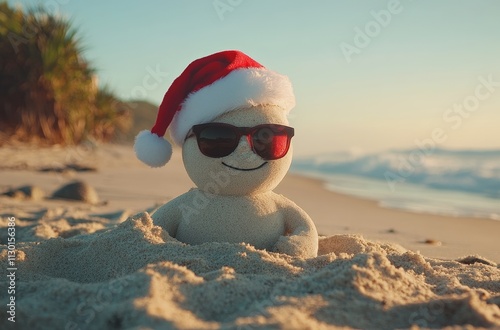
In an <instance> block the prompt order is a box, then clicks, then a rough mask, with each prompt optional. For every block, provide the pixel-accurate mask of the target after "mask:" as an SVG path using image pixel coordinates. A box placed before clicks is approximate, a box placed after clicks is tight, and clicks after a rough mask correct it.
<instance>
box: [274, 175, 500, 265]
mask: <svg viewBox="0 0 500 330" xmlns="http://www.w3.org/2000/svg"><path fill="white" fill-rule="evenodd" d="M324 184H325V182H324V181H322V180H321V179H316V178H310V177H307V176H304V175H300V174H297V173H289V174H288V175H287V178H285V180H283V182H282V183H281V184H280V186H278V188H277V189H276V190H275V191H276V192H278V193H282V194H284V195H286V196H287V197H289V198H290V199H291V200H293V201H294V202H296V203H297V204H298V205H299V206H300V207H302V208H303V209H304V210H305V211H306V212H308V214H309V215H310V216H311V218H312V219H313V221H314V222H315V224H316V227H317V228H318V232H319V233H320V234H321V235H333V234H359V235H362V236H363V237H364V238H366V239H369V240H374V241H380V242H392V243H398V244H400V245H402V246H403V247H405V248H407V249H410V250H413V251H420V252H421V253H422V254H424V255H426V256H429V257H435V258H444V259H456V258H460V257H463V256H466V255H480V256H483V257H486V258H489V259H491V260H493V261H495V262H497V263H498V262H500V251H497V250H498V249H495V245H498V234H499V233H500V221H498V220H493V219H488V218H473V217H452V216H445V215H435V214H427V213H416V212H410V211H406V210H399V209H393V208H385V207H382V206H380V205H378V201H376V200H371V199H368V198H362V197H358V196H351V195H347V194H342V193H338V192H334V191H331V190H328V189H327V188H325V187H324ZM298 190H301V191H300V192H298ZM304 196H309V198H304ZM330 217H331V218H330ZM426 241H427V243H426Z"/></svg>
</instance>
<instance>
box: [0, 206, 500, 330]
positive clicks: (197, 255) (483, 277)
mask: <svg viewBox="0 0 500 330" xmlns="http://www.w3.org/2000/svg"><path fill="white" fill-rule="evenodd" d="M99 219H101V220H99ZM91 220H93V222H94V224H95V225H96V226H97V224H100V225H99V226H97V227H101V228H102V229H101V228H99V229H100V230H99V229H97V231H96V232H93V231H92V230H89V231H88V232H85V231H82V232H80V233H77V234H76V235H71V237H69V238H62V237H58V235H57V234H54V235H49V236H51V237H55V238H53V239H48V240H47V239H44V237H42V236H40V235H37V234H36V231H34V230H31V231H26V232H25V233H24V235H23V240H24V242H22V243H21V242H18V243H17V271H16V274H17V275H16V276H17V282H16V307H17V308H16V326H18V327H19V328H23V329H105V328H109V329H115V328H116V329H120V328H133V327H139V326H143V327H142V328H151V329H168V328H172V327H176V328H182V329H212V328H213V329H216V328H221V327H222V328H224V329H236V328H237V329H243V328H246V327H248V328H250V327H251V328H254V327H263V328H295V329H321V328H333V327H342V326H346V327H355V328H370V329H377V328H378V329H389V328H407V327H410V326H411V325H414V324H415V325H419V326H422V327H443V326H449V325H465V324H470V325H473V326H482V327H490V326H495V325H496V326H500V308H499V304H500V269H499V268H498V267H497V266H491V265H487V264H484V263H481V262H475V263H472V264H470V265H469V264H462V263H460V262H457V261H445V260H437V259H431V258H425V257H423V256H422V255H420V254H418V253H415V252H410V251H406V250H404V249H403V248H401V247H399V246H396V245H390V244H377V243H373V242H369V241H366V240H364V239H363V238H362V237H359V236H350V235H337V236H331V237H327V238H322V239H321V243H320V251H321V254H322V255H320V256H319V257H317V258H314V259H308V260H305V259H300V258H294V257H290V256H287V255H281V254H276V253H269V252H266V251H261V250H256V249H255V248H253V247H252V246H249V245H245V244H227V243H209V244H203V245H199V246H188V245H185V244H182V243H180V242H178V241H176V240H175V239H173V238H171V237H170V236H169V235H168V234H167V233H166V232H165V231H163V230H162V229H161V228H159V227H157V226H154V225H153V223H152V220H151V218H150V216H149V215H148V214H147V213H142V214H138V215H136V216H134V217H132V218H129V219H127V220H126V221H124V222H122V223H119V224H116V222H115V223H113V221H114V220H106V219H104V218H102V217H101V218H100V217H97V216H96V217H95V218H89V222H92V221H91ZM28 222H29V221H27V222H26V223H19V224H18V230H19V231H22V228H23V227H25V226H26V227H27V228H28V227H29V226H30V225H28V224H27V223H28ZM31 226H32V225H31ZM52 226H53V228H59V225H57V224H52ZM31 228H33V227H31ZM94 229H96V228H94ZM55 231H57V230H55ZM49 236H47V238H48V237H49ZM2 242H5V241H4V238H3V237H2ZM0 259H1V265H2V267H3V269H2V272H3V273H4V274H5V273H7V270H6V269H5V268H6V265H7V260H6V259H7V249H6V246H5V245H3V246H2V251H1V253H0ZM2 281H3V283H2V287H5V286H4V284H5V279H4V278H2ZM6 299H7V298H6V297H5V295H3V294H2V301H1V304H2V306H5V304H6V303H7V300H6ZM2 314H4V315H5V312H3V313H2ZM11 325H12V324H11V323H10V322H8V321H7V320H6V319H5V317H4V316H3V317H2V319H1V321H0V328H2V329H7V328H8V327H7V326H11Z"/></svg>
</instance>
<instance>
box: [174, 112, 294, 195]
mask: <svg viewBox="0 0 500 330" xmlns="http://www.w3.org/2000/svg"><path fill="white" fill-rule="evenodd" d="M287 125H288V120H287V117H286V113H285V112H284V111H282V109H280V108H278V107H276V106H270V105H269V106H265V105H264V106H254V107H249V108H241V109H236V110H233V111H230V112H226V113H224V114H222V115H220V116H218V117H216V118H215V119H214V120H213V121H212V122H210V123H207V124H202V125H195V126H194V127H193V128H192V129H191V131H190V132H189V133H188V135H187V137H186V139H185V141H184V143H183V146H182V156H183V160H184V166H185V168H186V171H187V173H188V175H189V177H190V178H191V180H193V182H194V183H195V184H196V185H197V186H198V188H199V189H201V190H203V191H204V192H207V193H212V194H217V195H236V196H242V195H252V194H257V193H262V192H266V191H271V190H273V189H274V188H275V187H276V186H277V185H278V184H279V183H280V182H281V180H282V179H283V177H284V176H285V174H286V173H287V171H288V169H289V168H290V164H291V162H292V154H293V152H292V147H291V138H292V136H293V128H290V127H288V126H287Z"/></svg>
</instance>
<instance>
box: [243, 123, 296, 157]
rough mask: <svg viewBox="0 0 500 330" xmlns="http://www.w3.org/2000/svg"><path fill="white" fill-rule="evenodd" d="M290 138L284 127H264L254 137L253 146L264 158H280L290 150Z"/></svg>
mask: <svg viewBox="0 0 500 330" xmlns="http://www.w3.org/2000/svg"><path fill="white" fill-rule="evenodd" d="M290 138H291V137H289V136H288V133H287V131H286V129H285V128H284V127H281V126H271V127H262V128H259V129H258V130H257V131H256V132H255V133H254V135H253V137H252V142H253V148H254V150H255V152H256V153H257V154H258V155H259V156H261V157H262V158H263V159H266V160H273V159H279V158H281V157H283V156H285V155H286V153H287V152H288V148H289V145H290Z"/></svg>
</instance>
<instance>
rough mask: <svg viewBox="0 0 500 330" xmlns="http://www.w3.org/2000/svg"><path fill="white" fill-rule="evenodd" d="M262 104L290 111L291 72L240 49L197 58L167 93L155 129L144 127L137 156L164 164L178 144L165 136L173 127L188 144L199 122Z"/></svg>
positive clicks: (176, 139) (153, 163)
mask: <svg viewBox="0 0 500 330" xmlns="http://www.w3.org/2000/svg"><path fill="white" fill-rule="evenodd" d="M257 105H275V106H278V107H279V108H281V109H282V111H284V112H285V113H288V112H289V111H290V110H291V109H292V108H293V107H294V106H295V97H294V94H293V89H292V84H291V83H290V80H289V79H288V77H286V76H283V75H280V74H279V73H276V72H273V71H271V70H268V69H266V68H265V67H264V66H262V65H261V64H259V63H257V62H256V61H254V60H253V59H251V58H250V57H248V56H247V55H245V54H244V53H242V52H240V51H236V50H228V51H223V52H220V53H215V54H212V55H209V56H206V57H203V58H200V59H198V60H195V61H194V62H192V63H191V64H189V65H188V67H187V68H186V69H185V70H184V71H183V72H182V73H181V75H180V76H179V77H177V79H175V80H174V82H173V83H172V85H171V86H170V88H169V89H168V91H167V92H166V93H165V96H164V97H163V101H162V103H161V105H160V107H159V110H158V116H157V118H156V122H155V125H154V126H153V128H152V129H151V131H149V130H144V131H142V132H140V133H139V134H138V135H137V137H136V138H135V144H134V150H135V153H136V155H137V158H139V159H140V160H141V161H142V162H144V163H146V164H147V165H149V166H151V167H161V166H163V165H165V164H166V163H167V162H168V161H169V160H170V157H171V155H172V146H171V145H170V143H169V142H168V141H167V140H165V139H164V138H163V136H164V135H165V132H166V131H167V129H168V130H169V131H170V136H171V138H172V140H173V141H174V143H175V144H177V145H182V144H183V142H184V139H185V138H186V135H187V133H188V132H189V130H190V129H191V127H193V126H194V125H197V124H203V123H208V122H211V121H212V120H214V119H215V118H216V117H218V116H220V115H222V114H224V113H226V112H229V111H232V110H234V109H237V108H242V107H245V106H257Z"/></svg>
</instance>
